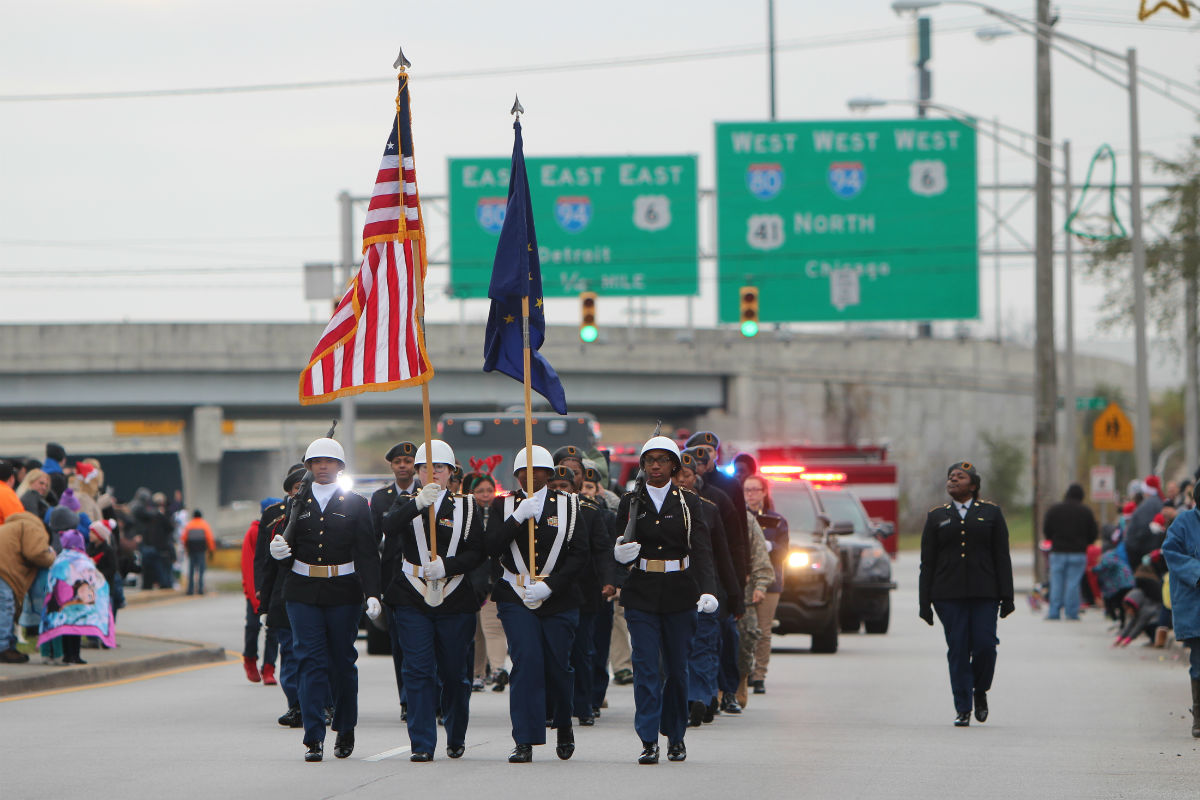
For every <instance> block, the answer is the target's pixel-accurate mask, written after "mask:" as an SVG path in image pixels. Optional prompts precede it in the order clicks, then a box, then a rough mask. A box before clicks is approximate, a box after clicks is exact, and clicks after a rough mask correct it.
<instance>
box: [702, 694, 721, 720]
mask: <svg viewBox="0 0 1200 800" xmlns="http://www.w3.org/2000/svg"><path fill="white" fill-rule="evenodd" d="M720 713H721V712H720V710H718V709H717V701H716V699H715V698H714V699H713V701H712V702H711V703H709V704H708V705H706V706H705V707H704V721H705V722H712V721H713V719H714V718H715V717H716V716H717V714H720Z"/></svg>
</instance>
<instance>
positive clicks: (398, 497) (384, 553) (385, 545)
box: [371, 478, 421, 589]
mask: <svg viewBox="0 0 1200 800" xmlns="http://www.w3.org/2000/svg"><path fill="white" fill-rule="evenodd" d="M412 485H413V487H414V488H413V491H412V492H400V491H397V489H396V482H395V481H392V482H391V483H389V484H388V485H387V486H384V487H383V488H382V489H376V490H375V493H374V494H373V495H371V523H372V524H373V525H374V526H375V538H376V539H379V540H381V541H380V549H379V559H380V561H379V579H380V581H379V585H380V586H382V587H383V588H384V589H386V588H387V587H388V586H391V584H392V565H393V563H394V559H395V558H396V543H395V541H389V539H388V537H387V534H386V533H384V530H383V515H384V514H386V513H387V512H389V511H391V510H392V507H393V506H397V505H404V502H405V498H406V497H412V496H413V495H414V494H416V493H417V490H419V489H420V488H421V481H419V480H418V479H416V478H413V483H412Z"/></svg>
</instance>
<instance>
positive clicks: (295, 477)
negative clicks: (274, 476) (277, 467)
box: [283, 464, 308, 494]
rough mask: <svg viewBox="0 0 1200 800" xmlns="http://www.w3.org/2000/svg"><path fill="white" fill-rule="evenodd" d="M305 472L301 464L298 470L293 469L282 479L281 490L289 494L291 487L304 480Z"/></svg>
mask: <svg viewBox="0 0 1200 800" xmlns="http://www.w3.org/2000/svg"><path fill="white" fill-rule="evenodd" d="M306 472H308V470H307V469H305V468H304V465H303V464H301V465H300V468H299V469H293V470H292V471H291V472H289V473H288V474H287V477H286V478H284V479H283V490H284V491H285V492H287V493H289V494H291V491H292V487H293V486H295V485H296V484H297V483H299V482H300V481H301V480H303V479H304V474H305V473H306Z"/></svg>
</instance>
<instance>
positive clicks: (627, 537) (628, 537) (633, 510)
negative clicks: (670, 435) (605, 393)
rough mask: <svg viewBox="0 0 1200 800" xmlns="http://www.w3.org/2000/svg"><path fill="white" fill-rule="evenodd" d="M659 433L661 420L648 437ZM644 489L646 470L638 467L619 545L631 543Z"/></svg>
mask: <svg viewBox="0 0 1200 800" xmlns="http://www.w3.org/2000/svg"><path fill="white" fill-rule="evenodd" d="M661 432H662V420H661V419H660V420H659V421H658V424H657V425H655V426H654V433H652V434H651V435H650V438H651V439H653V438H654V437H655V436H659V435H660V434H661ZM645 489H646V470H644V469H642V468H641V467H640V465H639V467H638V474H637V478H635V479H634V482H633V499H632V500H630V501H629V519H627V520H626V521H625V532H624V533H623V534H622V535H621V539H620V543H621V544H629V543H630V542H632V541H633V531H634V528H636V527H637V516H638V509H639V507H640V505H641V497H642V493H643V492H644V490H645Z"/></svg>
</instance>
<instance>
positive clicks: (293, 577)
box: [279, 488, 379, 606]
mask: <svg viewBox="0 0 1200 800" xmlns="http://www.w3.org/2000/svg"><path fill="white" fill-rule="evenodd" d="M294 502H297V503H299V504H300V516H299V518H298V520H297V522H296V527H295V529H294V537H293V540H292V542H291V545H292V556H291V557H289V558H286V559H284V560H283V561H281V562H280V563H279V568H280V569H284V570H290V569H291V568H292V562H293V561H302V562H304V563H305V564H310V565H312V566H318V567H319V566H330V565H333V564H344V563H346V562H349V561H353V562H354V573H353V574H352V575H339V576H337V577H336V578H313V577H308V576H305V575H297V574H296V573H292V574H290V575H288V579H287V585H286V586H285V587H284V592H283V599H284V600H286V601H287V602H289V603H309V604H311V605H315V606H338V605H351V604H358V603H361V602H362V601H363V597H364V596H366V597H379V548H378V546H377V545H376V539H375V530H374V528H372V527H371V509H370V507H369V506H368V505H367V501H366V500H364V499H363V498H362V497H359V496H358V495H356V494H354V493H353V492H348V491H344V490H341V489H339V490H338V491H337V492H335V493H334V495H333V497H331V498H329V503H328V504H327V505H326V506H325V509H324V510H322V509H321V504H320V503H318V502H317V501H316V498H314V497H313V494H312V489H311V488H306V489H304V491H303V492H301V493H300V494H297V495H296V498H295V500H294Z"/></svg>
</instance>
